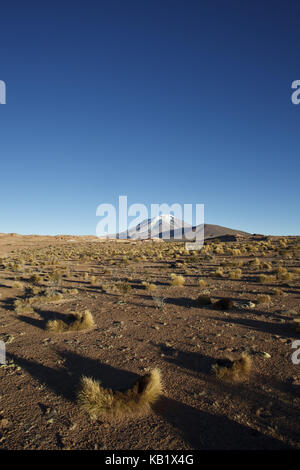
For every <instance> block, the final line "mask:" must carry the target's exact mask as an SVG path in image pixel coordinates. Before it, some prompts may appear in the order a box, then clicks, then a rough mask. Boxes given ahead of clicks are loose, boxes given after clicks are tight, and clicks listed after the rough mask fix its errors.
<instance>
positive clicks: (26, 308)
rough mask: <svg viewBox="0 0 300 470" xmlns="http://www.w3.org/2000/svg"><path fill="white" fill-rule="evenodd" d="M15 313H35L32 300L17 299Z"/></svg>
mask: <svg viewBox="0 0 300 470" xmlns="http://www.w3.org/2000/svg"><path fill="white" fill-rule="evenodd" d="M14 307H15V312H16V313H17V315H21V314H22V313H33V311H34V310H33V308H32V306H31V302H30V299H17V300H15V302H14Z"/></svg>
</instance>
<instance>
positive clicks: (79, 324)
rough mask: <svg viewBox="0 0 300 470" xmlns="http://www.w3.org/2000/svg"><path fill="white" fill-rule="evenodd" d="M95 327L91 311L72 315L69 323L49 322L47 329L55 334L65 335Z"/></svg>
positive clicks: (60, 321)
mask: <svg viewBox="0 0 300 470" xmlns="http://www.w3.org/2000/svg"><path fill="white" fill-rule="evenodd" d="M94 326H95V322H94V318H93V315H92V314H91V312H90V311H89V310H85V311H84V312H83V313H75V314H72V316H71V318H70V320H69V321H63V320H49V321H48V322H47V325H46V329H47V330H48V331H52V332H55V333H64V332H67V331H82V330H88V329H90V328H93V327H94Z"/></svg>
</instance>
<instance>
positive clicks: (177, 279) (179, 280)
mask: <svg viewBox="0 0 300 470" xmlns="http://www.w3.org/2000/svg"><path fill="white" fill-rule="evenodd" d="M171 277H172V281H171V285H172V286H175V287H182V286H183V285H184V282H185V279H184V277H183V276H180V275H178V276H176V275H173V276H171Z"/></svg>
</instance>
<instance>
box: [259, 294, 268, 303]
mask: <svg viewBox="0 0 300 470" xmlns="http://www.w3.org/2000/svg"><path fill="white" fill-rule="evenodd" d="M257 303H258V304H270V303H271V297H270V296H269V295H268V294H261V295H259V296H258V297H257Z"/></svg>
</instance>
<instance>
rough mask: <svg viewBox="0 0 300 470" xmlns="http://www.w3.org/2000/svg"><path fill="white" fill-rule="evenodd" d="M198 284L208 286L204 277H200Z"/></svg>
mask: <svg viewBox="0 0 300 470" xmlns="http://www.w3.org/2000/svg"><path fill="white" fill-rule="evenodd" d="M198 286H200V287H206V286H207V283H206V281H205V280H204V279H199V280H198Z"/></svg>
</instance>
